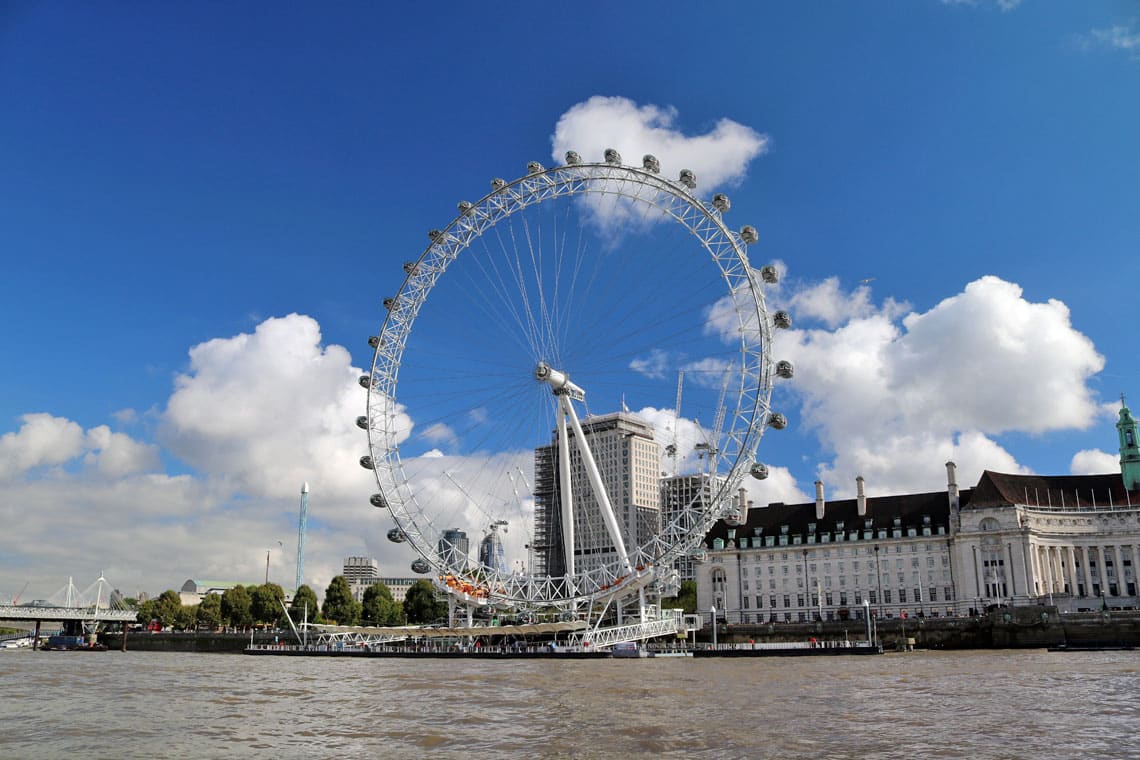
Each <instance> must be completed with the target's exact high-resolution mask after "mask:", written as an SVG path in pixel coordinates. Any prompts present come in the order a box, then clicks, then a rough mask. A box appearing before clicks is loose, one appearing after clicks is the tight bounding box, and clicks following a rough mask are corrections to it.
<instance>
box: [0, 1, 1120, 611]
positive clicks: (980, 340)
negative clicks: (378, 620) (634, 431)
mask: <svg viewBox="0 0 1140 760" xmlns="http://www.w3.org/2000/svg"><path fill="white" fill-rule="evenodd" d="M1137 93H1140V10H1138V8H1137V6H1136V5H1135V4H1134V3H1126V2H1093V3H1063V2H1047V1H1044V0H1024V2H1020V3H1015V2H1001V3H999V2H988V1H987V0H977V2H973V3H971V2H938V0H928V1H927V0H913V1H912V2H907V3H871V2H868V3H850V2H819V3H785V4H776V3H708V4H703V5H701V6H700V7H697V6H694V5H692V4H680V3H666V4H661V3H623V4H620V5H615V4H612V3H589V2H587V3H578V4H575V5H574V7H573V8H572V9H569V10H564V9H555V8H553V7H550V8H547V7H544V4H515V3H493V4H491V5H489V6H488V5H483V6H479V7H478V8H475V7H470V8H468V7H453V6H450V5H432V4H398V5H392V6H391V7H388V6H382V5H380V4H370V3H341V4H336V5H334V6H332V7H331V8H330V7H327V6H317V5H310V4H290V5H288V6H281V5H280V4H269V3H249V4H241V5H237V6H235V5H233V4H227V3H203V4H196V5H195V6H194V7H193V8H188V7H178V6H166V5H164V6H161V7H145V8H144V7H140V6H138V5H134V4H125V3H120V4H100V5H99V6H97V7H96V6H84V5H81V4H79V3H67V2H60V3H52V2H48V3H32V2H15V3H9V4H7V5H6V6H5V9H4V10H2V11H0V113H2V118H0V251H2V252H3V260H4V272H5V277H4V280H5V283H6V285H7V287H6V288H5V297H4V299H3V300H2V301H0V310H2V311H0V316H2V318H3V320H4V322H5V323H6V324H7V325H8V329H6V330H5V331H4V333H3V339H2V340H3V343H2V344H0V345H2V349H3V352H4V355H5V357H6V362H5V371H4V372H3V373H0V481H3V482H5V483H6V484H7V485H6V486H5V488H6V491H7V492H8V494H9V498H8V499H6V503H5V505H4V506H3V507H2V508H0V509H3V512H2V513H0V514H2V515H3V517H4V523H5V525H7V526H21V527H19V528H17V529H14V530H8V529H6V530H5V531H4V534H3V536H0V597H3V596H4V595H5V592H9V593H15V592H16V591H18V590H19V589H20V587H21V586H23V585H24V582H25V581H28V580H31V581H32V585H33V586H34V587H36V588H38V589H39V590H40V592H41V593H45V594H46V593H50V592H51V591H54V590H55V588H57V587H58V586H60V585H62V584H63V583H64V582H65V576H66V575H68V574H74V575H76V576H77V577H79V578H82V577H85V576H87V575H90V576H91V577H92V578H93V577H94V576H95V575H97V574H98V572H99V570H100V569H103V570H105V572H106V573H107V575H108V577H109V578H110V579H111V580H112V581H114V582H116V583H118V584H119V585H120V586H122V587H123V588H124V590H125V591H128V592H131V593H134V592H135V591H138V590H146V591H150V592H152V593H156V592H159V591H161V590H162V589H164V588H167V587H171V586H177V585H178V584H181V582H182V581H184V580H185V579H186V578H189V577H198V578H201V577H225V578H230V577H232V578H235V579H248V580H250V581H254V580H257V579H258V578H259V577H260V575H261V573H262V572H264V554H265V551H266V550H267V549H269V550H271V552H272V554H273V556H272V557H271V559H272V568H271V569H272V570H273V571H274V573H275V574H276V575H277V576H278V577H279V579H280V580H283V581H284V580H287V579H291V578H292V569H291V568H292V557H291V556H290V552H291V551H292V549H290V548H288V547H290V546H291V545H292V544H293V543H294V541H295V532H296V527H295V522H296V501H297V492H298V491H299V486H300V482H301V481H302V480H306V479H309V480H313V481H314V491H313V494H312V503H311V509H312V523H311V525H310V534H309V540H308V546H309V554H308V558H307V560H306V565H307V568H311V570H310V571H309V575H310V576H311V580H312V582H313V584H314V585H319V586H320V588H321V589H323V587H324V585H325V584H327V582H328V580H329V579H330V578H331V576H332V574H334V573H335V572H336V570H337V568H338V567H339V563H340V561H341V558H342V557H344V556H346V555H349V554H370V555H373V556H377V557H378V558H379V559H381V561H382V563H383V564H384V565H385V567H386V568H388V569H389V570H390V572H392V573H393V574H396V573H398V574H406V570H405V568H406V566H407V562H408V561H410V556H409V555H406V554H399V553H396V552H397V549H398V548H393V547H392V546H391V545H389V544H387V543H385V542H383V541H380V540H378V539H376V536H378V535H382V532H383V530H386V528H387V524H386V523H385V522H384V521H383V520H381V519H378V517H377V515H376V513H375V512H374V511H369V509H370V508H369V507H367V505H366V496H367V494H368V493H369V492H370V491H369V486H368V484H367V481H366V480H364V481H362V480H360V478H361V477H363V476H362V475H361V473H360V472H358V470H359V468H357V467H356V465H355V464H354V460H355V457H356V456H359V453H362V449H363V446H364V443H363V441H362V440H360V439H359V438H358V437H356V438H354V437H351V435H350V433H349V432H346V431H342V430H340V429H339V428H336V427H335V426H330V425H329V424H327V423H326V422H324V421H323V420H324V417H322V416H320V415H314V416H312V417H304V416H301V415H300V414H299V413H298V416H296V417H291V416H289V415H286V417H287V418H288V419H287V422H288V423H289V430H288V431H283V430H280V429H278V427H277V425H278V423H279V421H278V420H277V419H276V418H275V416H274V410H275V409H279V408H280V407H281V405H289V406H298V405H304V406H306V407H307V408H310V409H312V408H320V409H321V410H324V411H325V412H329V413H330V415H331V411H330V410H333V411H336V412H338V413H339V411H340V409H341V407H342V406H343V408H344V410H345V412H346V414H345V416H346V418H347V420H348V422H349V423H350V422H351V416H352V415H355V414H357V413H362V412H363V408H362V407H363V398H362V396H361V395H360V393H359V388H355V380H354V378H355V375H356V374H358V373H359V371H361V369H362V368H367V367H368V366H369V364H370V361H371V354H370V351H369V349H368V347H367V345H366V343H365V338H366V337H367V336H368V335H369V334H372V333H374V332H376V330H377V328H378V326H379V324H380V322H381V321H382V318H383V313H382V309H381V306H380V301H381V299H382V298H383V297H385V296H387V295H390V294H391V292H392V291H393V290H394V288H396V287H398V286H399V283H400V281H401V279H402V272H401V271H400V268H399V265H400V264H401V263H402V262H403V261H406V260H408V259H414V258H416V257H417V256H418V255H419V253H420V252H421V251H422V250H423V248H424V246H425V245H426V238H425V232H426V231H427V230H428V229H430V228H433V227H440V226H442V225H444V224H446V223H447V222H448V221H449V220H450V219H451V218H452V216H453V215H454V213H455V212H454V209H455V202H456V201H457V200H459V199H460V198H464V197H467V198H477V197H478V196H479V195H481V194H482V193H484V192H486V191H487V188H488V184H487V183H488V182H489V180H490V178H491V177H496V176H502V177H506V178H513V177H515V176H518V175H521V174H522V173H523V171H524V169H525V166H526V162H527V161H530V160H539V161H542V162H544V163H547V164H549V163H551V162H552V161H553V156H552V136H553V135H554V133H555V130H556V127H557V125H558V124H559V120H560V118H562V117H563V115H565V114H567V113H568V112H570V111H571V109H573V108H574V107H575V106H579V105H582V106H583V107H582V109H581V110H580V111H579V112H578V119H577V121H576V122H575V123H574V124H573V125H572V126H573V127H574V129H575V131H574V132H573V134H578V135H584V136H585V137H583V138H582V139H583V140H584V141H587V142H588V141H589V139H590V138H589V135H594V134H596V135H599V136H600V135H609V134H619V133H620V134H624V135H633V136H636V135H637V134H639V133H638V131H637V130H636V129H633V130H630V129H626V131H624V132H621V131H620V130H619V131H618V132H617V133H615V132H614V129H617V127H615V125H624V126H625V127H628V126H629V125H630V124H631V123H632V122H631V121H630V119H631V118H632V119H633V122H636V120H637V119H638V118H641V119H643V121H644V124H651V125H654V126H656V127H659V128H661V129H664V130H666V131H668V132H669V133H670V134H673V135H675V136H676V137H677V139H678V140H682V141H683V140H685V139H690V138H696V137H699V136H702V135H707V134H710V133H711V132H713V130H714V129H715V128H716V126H717V125H718V123H721V122H722V120H730V121H731V122H733V123H735V124H737V125H741V126H742V127H744V128H747V129H748V130H751V131H753V132H754V133H755V134H756V135H758V136H762V139H763V140H765V143H764V145H765V149H764V151H763V152H762V153H761V154H759V155H757V156H756V157H755V158H751V159H750V160H747V159H744V160H742V162H741V163H742V165H743V166H745V167H746V171H745V173H744V174H743V176H741V177H739V178H737V179H736V180H732V179H726V180H725V181H724V183H723V189H725V191H726V192H729V193H730V194H731V197H732V201H733V212H732V214H733V218H734V219H739V220H740V221H741V222H743V223H748V224H752V225H754V226H755V227H756V228H757V229H758V230H759V232H760V243H759V244H758V245H757V246H755V247H754V249H755V250H754V251H753V252H752V254H751V255H752V256H753V257H754V259H755V260H754V263H756V264H757V265H758V264H760V263H764V262H766V261H767V260H775V261H779V262H781V266H782V267H784V268H785V270H786V275H785V277H784V280H783V283H782V285H781V286H780V289H779V291H778V292H777V293H775V294H773V300H774V301H775V302H776V303H778V304H780V305H784V304H786V305H788V307H789V310H790V311H791V312H792V313H793V316H795V317H796V328H797V329H796V330H795V331H794V333H793V334H791V335H786V336H782V337H781V340H783V341H785V342H784V344H783V345H781V346H777V348H778V349H779V350H781V351H785V352H786V354H787V355H788V356H790V357H793V358H795V360H796V363H797V369H798V370H799V372H798V377H799V378H801V379H802V381H803V384H802V385H797V386H795V388H794V389H792V388H789V389H781V390H780V391H779V392H778V394H777V400H778V401H779V402H780V404H781V406H782V408H784V409H785V410H786V411H787V413H788V416H789V417H790V418H791V421H792V423H793V424H792V429H790V430H789V431H785V432H784V433H782V434H781V436H780V438H779V439H778V440H774V439H773V437H772V435H773V434H771V433H770V434H769V435H767V436H766V437H765V438H764V441H763V442H762V446H761V448H762V452H763V454H762V456H763V458H764V459H765V460H766V461H768V462H770V463H771V464H772V465H774V466H775V467H776V468H779V477H777V478H774V482H773V483H772V484H770V488H771V489H772V490H770V491H768V492H760V493H757V494H756V498H757V500H762V499H764V498H772V499H776V498H781V499H782V498H788V499H791V498H797V497H799V496H801V495H802V494H804V493H810V492H811V483H812V481H813V480H814V479H815V478H816V477H821V476H822V477H823V479H824V481H825V482H826V483H828V488H829V493H831V494H834V495H838V494H843V493H845V492H847V491H849V490H850V488H851V487H852V486H853V478H854V475H855V474H864V475H865V477H867V482H868V489H869V492H870V493H871V494H872V495H873V494H874V493H875V492H876V491H878V492H879V493H886V492H891V491H892V489H904V488H906V489H922V490H932V489H936V488H939V487H941V484H942V482H943V480H942V479H943V478H944V472H943V470H942V464H943V462H944V461H945V460H946V458H948V457H954V458H956V459H957V460H958V461H959V465H960V472H962V474H963V480H966V481H969V480H970V479H971V478H976V476H977V474H978V473H979V472H980V470H981V469H983V468H987V467H988V468H990V469H996V470H1003V469H1004V470H1007V471H1008V470H1014V469H1022V470H1031V471H1035V472H1041V473H1057V474H1059V473H1067V472H1070V471H1088V470H1092V471H1105V468H1106V467H1109V468H1111V466H1112V460H1113V458H1114V455H1115V445H1116V442H1115V431H1114V429H1113V426H1112V425H1113V421H1114V419H1113V415H1112V409H1111V407H1112V406H1113V405H1114V403H1115V404H1118V401H1119V394H1120V393H1121V392H1125V393H1131V394H1138V395H1137V397H1138V398H1140V387H1138V386H1137V383H1136V378H1137V377H1140V372H1138V364H1140V359H1137V352H1136V350H1135V338H1134V332H1133V331H1132V330H1130V329H1129V328H1130V327H1131V323H1132V321H1133V320H1132V316H1131V312H1132V309H1131V306H1132V304H1133V303H1134V302H1135V296H1136V294H1135V288H1136V283H1137V274H1138V271H1140V265H1138V264H1137V263H1136V256H1135V253H1136V250H1137V243H1138V242H1140V193H1138V191H1137V189H1136V188H1137V180H1136V178H1137V177H1140V140H1137V138H1136V135H1137V134H1140V97H1137ZM600 98H610V99H611V100H602V99H600ZM592 99H593V100H592ZM613 99H624V100H613ZM623 103H624V104H625V107H624V109H623V108H622V107H621V105H622V104H623ZM652 108H656V109H658V110H655V111H652V112H651V111H650V110H647V109H652ZM639 109H640V110H639ZM631 114H632V116H631ZM644 124H643V126H644ZM599 139H600V138H599ZM603 147H607V146H604V145H593V144H584V145H582V147H580V148H579V150H580V151H581V152H582V153H583V154H584V155H587V156H588V157H590V158H592V159H593V160H597V159H599V158H600V151H601V148H603ZM617 147H621V148H622V149H623V153H624V155H626V157H627V160H628V159H629V157H630V156H639V155H640V154H641V153H642V152H649V149H646V148H641V147H640V146H638V145H630V146H628V147H625V146H617ZM662 159H663V161H665V160H667V157H666V156H662ZM694 168H696V169H697V170H698V173H700V167H699V166H695V167H694ZM711 190H712V188H705V187H702V188H701V192H702V193H703V192H709V191H711ZM864 280H867V281H868V282H866V283H863V282H862V281H864ZM797 312H798V313H797ZM289 315H298V316H296V317H292V318H290V317H289ZM267 320H271V321H270V322H267ZM273 320H276V321H273ZM259 326H263V327H264V329H263V330H260V331H259ZM999 328H1000V329H999ZM259 335H260V336H261V337H260V338H258V337H257V336H259ZM241 336H246V337H244V338H242V337H241ZM195 347H198V348H197V349H195ZM192 349H195V351H196V353H195V354H193V355H192V354H191V350H192ZM289 352H292V353H291V354H290V353H289ZM282 354H284V355H285V356H292V357H293V358H294V361H292V362H285V361H283V360H282ZM270 355H274V356H275V357H276V359H277V360H281V361H282V363H281V364H280V365H278V364H275V363H274V362H273V360H271V359H270V358H269V357H270ZM848 366H855V367H857V368H861V369H857V370H856V371H854V372H852V373H847V372H845V371H839V370H837V368H843V367H848ZM813 367H814V368H815V369H814V370H813V369H812V368H813ZM825 368H826V370H825ZM868 368H874V369H873V370H871V369H868ZM251 378H258V379H260V381H262V382H265V381H266V380H267V378H269V379H272V380H274V382H273V383H272V386H273V388H272V391H268V390H264V389H262V388H261V386H259V385H257V383H256V382H253V381H252V380H251ZM346 379H347V382H346ZM912 381H913V382H912ZM344 386H347V387H344ZM235 389H237V390H235ZM242 389H244V390H242ZM243 394H244V395H243ZM274 394H280V395H279V396H276V395H274ZM267 399H273V400H274V401H275V403H276V406H272V405H268V401H267ZM260 404H265V406H261V405H260ZM230 405H232V406H230ZM358 409H359V411H357V410H358ZM28 415H38V416H36V417H34V419H33V418H29V417H28ZM333 416H335V415H333ZM207 418H209V419H207ZM30 419H32V422H30V421H29V420H30ZM33 422H34V424H33ZM351 432H358V431H351ZM1081 451H1084V452H1091V453H1086V454H1084V455H1082V456H1081V457H1077V460H1076V461H1075V460H1074V457H1075V455H1077V454H1078V452H1081ZM908 457H910V458H909V459H908ZM346 462H347V465H346V464H345V463H346ZM345 466H348V467H349V468H350V469H349V470H348V471H347V472H345V473H344V474H343V475H342V474H340V470H339V469H338V468H341V467H345ZM365 475H366V474H365ZM965 484H969V483H968V482H967V483H965ZM277 540H281V541H282V542H283V544H284V546H285V547H286V548H285V549H274V548H273V547H276V546H277V544H276V541H277ZM259 568H260V570H259ZM80 585H84V584H80ZM286 585H288V584H286Z"/></svg>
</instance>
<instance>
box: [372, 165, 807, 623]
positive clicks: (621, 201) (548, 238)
mask: <svg viewBox="0 0 1140 760" xmlns="http://www.w3.org/2000/svg"><path fill="white" fill-rule="evenodd" d="M677 176H678V179H676V180H670V179H667V178H666V177H665V176H663V175H662V173H661V166H660V163H659V162H658V160H657V159H656V158H654V157H653V156H645V157H644V159H643V162H642V165H641V166H640V167H635V166H628V165H624V164H623V163H622V160H621V157H620V156H619V155H618V153H617V151H615V150H607V151H605V154H604V160H603V161H602V162H598V163H589V162H585V161H583V160H582V159H581V158H580V157H579V156H578V155H577V154H576V153H573V152H571V153H568V154H567V155H566V163H565V165H562V166H555V167H552V168H547V167H544V166H542V165H541V164H538V163H534V162H532V163H530V164H529V165H528V166H527V171H526V174H525V175H524V176H522V177H521V178H519V179H516V180H514V181H506V180H503V179H495V180H493V181H492V182H491V191H490V192H489V193H487V194H486V195H484V196H483V197H482V198H480V199H479V200H477V201H474V202H468V201H463V202H460V203H459V204H458V211H459V213H458V215H457V216H456V217H455V218H454V219H453V220H452V221H451V222H450V223H449V224H447V225H446V226H444V227H441V228H439V229H433V230H431V231H430V232H429V233H428V238H429V243H428V246H427V248H426V249H425V250H424V251H423V252H422V254H421V255H420V256H419V258H418V259H416V260H414V261H409V262H408V263H406V264H404V267H403V271H404V275H405V276H404V279H403V283H402V285H401V286H400V287H399V289H398V290H397V291H396V292H395V293H393V294H391V295H390V296H389V297H388V298H386V299H384V307H385V309H386V310H387V315H386V319H385V320H384V323H383V326H382V328H381V330H380V331H379V333H378V334H377V335H374V336H372V337H371V338H370V339H369V344H370V345H371V346H372V347H373V348H374V349H375V354H374V357H373V362H372V367H371V371H370V372H369V373H368V374H367V375H362V376H361V378H360V383H361V385H362V386H364V387H365V388H366V389H367V390H368V413H367V415H366V416H361V417H360V418H358V419H357V424H358V425H359V426H360V427H361V428H363V429H365V430H367V432H368V443H369V452H368V454H367V455H366V456H364V457H361V460H360V463H361V465H362V466H363V467H365V468H367V469H370V470H372V471H373V472H374V474H375V477H376V482H377V486H378V491H377V492H376V493H375V494H374V495H373V496H372V498H371V503H372V504H373V506H375V507H378V508H382V509H385V510H387V511H388V512H389V513H390V515H391V517H392V518H393V520H394V521H395V527H393V528H392V529H391V530H390V531H389V533H388V537H389V539H391V540H392V541H395V542H400V543H402V542H405V541H406V542H408V543H409V544H410V545H411V546H412V547H413V548H414V549H415V551H416V553H417V554H418V555H419V556H418V558H417V559H416V560H415V562H414V563H413V570H415V571H417V572H421V573H425V574H431V575H432V576H433V580H434V581H435V583H436V584H437V586H438V587H439V588H441V589H446V590H447V591H449V592H451V593H452V594H453V595H454V596H455V597H456V598H457V599H459V600H460V601H462V602H465V603H469V604H474V605H499V606H504V607H506V606H510V607H515V608H531V609H534V608H543V607H545V608H552V607H553V608H566V607H573V606H576V605H579V604H581V603H583V602H590V601H597V600H603V599H607V598H622V597H625V596H627V595H630V594H633V593H636V592H638V591H639V590H640V591H642V592H643V593H644V589H646V588H649V589H650V590H656V591H658V592H662V593H664V592H669V591H671V590H672V589H673V588H675V578H676V574H675V572H674V570H673V568H674V567H675V566H677V564H678V563H679V562H684V561H687V559H688V558H690V557H691V556H692V555H693V554H694V553H696V552H697V550H698V547H699V545H700V544H701V542H702V540H703V538H704V536H705V534H706V533H707V531H708V530H709V528H711V527H712V525H713V524H714V523H715V522H716V521H717V520H718V519H721V518H722V517H726V516H727V517H728V518H729V519H732V518H734V517H735V518H739V515H736V514H734V510H735V509H736V507H734V504H737V505H738V504H739V500H740V499H741V498H742V493H741V484H742V481H743V479H744V478H745V477H746V475H748V474H751V475H752V476H753V477H756V478H764V477H767V467H766V466H765V465H764V464H763V463H760V462H757V461H756V447H757V444H758V442H759V440H760V437H761V435H762V433H763V432H764V429H765V428H766V427H773V428H782V427H784V426H785V425H786V424H787V422H786V419H785V418H784V416H783V415H781V414H779V413H778V412H774V411H773V410H772V409H771V407H770V402H771V394H772V386H773V382H774V380H775V378H776V377H785V378H790V377H791V376H792V374H793V369H792V366H791V364H790V363H789V362H786V361H775V360H774V359H773V358H772V357H771V355H770V346H771V336H772V332H773V330H774V329H775V328H782V327H788V326H790V324H791V322H790V319H789V318H788V316H787V314H786V313H784V312H775V313H771V314H770V313H769V312H768V310H767V308H766V306H765V299H764V294H763V288H764V287H765V286H766V285H769V284H772V283H775V282H776V281H777V279H778V274H777V271H776V269H775V268H774V267H771V266H764V267H761V268H758V269H754V268H753V267H752V266H751V264H750V263H749V260H748V256H747V247H748V246H749V245H751V244H754V243H756V242H757V233H756V230H755V229H754V228H753V227H750V226H743V227H741V228H740V229H739V231H734V230H732V229H730V228H729V227H728V226H727V224H726V222H725V215H726V213H727V212H728V210H729V207H730V204H729V200H728V198H727V197H725V196H724V195H722V194H717V195H714V196H713V198H712V199H711V200H710V201H708V202H704V201H701V200H699V199H698V198H697V196H696V194H695V190H696V177H695V176H694V174H693V172H691V171H689V170H681V171H680V172H679V173H678V175H677ZM413 328H414V329H413ZM681 377H683V378H684V382H685V386H684V396H683V398H684V405H683V406H682V393H681V382H680V380H679V378H681ZM738 494H740V495H738Z"/></svg>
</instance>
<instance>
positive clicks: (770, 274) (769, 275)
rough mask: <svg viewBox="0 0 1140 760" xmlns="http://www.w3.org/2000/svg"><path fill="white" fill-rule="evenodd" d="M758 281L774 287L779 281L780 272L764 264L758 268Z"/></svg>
mask: <svg viewBox="0 0 1140 760" xmlns="http://www.w3.org/2000/svg"><path fill="white" fill-rule="evenodd" d="M760 279H761V280H763V281H764V282H766V283H768V284H769V285H775V284H776V283H777V282H779V281H780V272H779V270H777V269H776V267H774V266H772V265H771V264H765V265H764V266H762V267H760Z"/></svg>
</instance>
